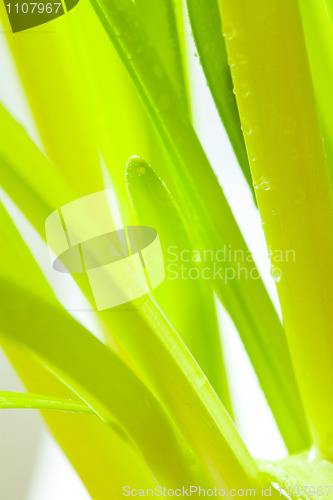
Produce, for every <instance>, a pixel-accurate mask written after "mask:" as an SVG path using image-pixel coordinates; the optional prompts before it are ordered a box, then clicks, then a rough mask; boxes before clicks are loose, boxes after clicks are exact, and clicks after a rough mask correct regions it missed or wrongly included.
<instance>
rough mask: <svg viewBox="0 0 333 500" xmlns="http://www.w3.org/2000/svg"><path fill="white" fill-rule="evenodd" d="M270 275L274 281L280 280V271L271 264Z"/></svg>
mask: <svg viewBox="0 0 333 500" xmlns="http://www.w3.org/2000/svg"><path fill="white" fill-rule="evenodd" d="M270 272H271V276H272V278H273V280H274V281H275V282H276V283H279V282H280V281H281V277H282V271H281V269H279V268H278V267H276V266H271V271H270Z"/></svg>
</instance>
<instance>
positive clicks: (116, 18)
mask: <svg viewBox="0 0 333 500" xmlns="http://www.w3.org/2000/svg"><path fill="white" fill-rule="evenodd" d="M92 4H93V6H94V8H95V9H96V12H97V14H98V15H99V17H100V19H101V22H102V23H103V25H104V27H105V29H106V31H107V33H108V34H109V36H110V39H111V40H112V42H113V43H114V45H115V47H116V49H117V50H118V52H119V55H120V57H121V58H122V60H123V62H124V64H125V66H126V68H127V69H128V71H129V74H130V75H131V77H132V79H133V81H134V83H135V85H136V88H137V90H138V92H139V94H140V95H141V97H142V99H143V101H144V103H145V104H146V106H147V109H148V111H149V113H150V115H151V118H152V120H153V122H154V124H155V126H156V129H157V130H158V132H159V134H160V136H161V138H162V140H163V142H164V145H165V147H166V150H167V152H168V154H169V158H170V161H169V164H168V165H169V169H168V170H169V172H163V173H162V177H163V178H164V179H165V181H166V182H167V183H168V185H169V186H170V189H171V190H172V192H173V193H174V195H175V197H176V201H177V203H178V205H179V207H180V209H181V211H182V213H183V215H184V218H185V220H186V222H187V224H188V226H189V227H191V228H192V236H193V239H194V240H195V242H196V245H197V246H198V248H201V249H203V248H208V249H210V250H212V251H213V252H217V251H218V250H220V251H221V249H223V248H224V245H227V246H228V244H229V245H230V248H231V249H232V250H233V251H234V252H235V251H237V253H233V252H232V254H233V255H237V257H236V258H235V259H236V260H237V259H238V260H237V262H235V261H232V262H229V261H228V260H227V261H226V263H225V265H226V267H230V268H236V270H237V265H238V264H239V265H241V266H244V267H246V269H247V276H249V274H250V273H251V271H252V270H253V269H254V271H256V269H255V266H254V265H253V262H252V263H249V262H248V261H247V259H245V261H244V260H241V261H239V253H241V254H242V255H243V256H247V255H248V254H249V251H248V249H247V247H246V244H245V242H244V239H243V237H242V235H241V233H240V231H239V228H238V226H237V223H236V221H235V219H234V217H233V215H232V213H231V210H230V208H229V205H228V203H227V201H226V199H225V197H224V195H223V192H222V190H221V188H220V186H219V184H218V182H217V179H216V176H215V175H214V173H213V171H212V169H211V167H210V165H209V162H208V160H207V158H206V156H205V154H204V151H203V149H202V147H201V145H200V143H199V141H198V138H197V137H196V135H195V133H194V130H193V128H192V126H191V123H190V122H189V119H188V116H187V114H186V113H184V110H183V107H182V106H181V104H180V103H179V100H178V98H177V95H176V94H175V91H174V89H173V87H172V85H171V84H170V81H169V79H168V75H167V74H166V72H165V70H164V67H163V65H162V64H161V62H160V60H159V57H158V54H157V53H156V51H155V50H154V48H153V47H152V46H151V44H150V41H149V38H148V37H147V35H146V33H145V30H144V27H143V26H142V25H141V24H140V19H139V18H138V16H137V12H136V10H135V5H134V4H133V3H132V2H131V1H130V0H125V1H123V2H122V5H121V9H119V8H118V7H119V5H117V2H115V1H114V0H111V1H108V2H106V1H104V0H92ZM132 33H136V35H137V37H136V38H135V41H133V37H132V36H131V34H132ZM156 65H157V66H158V68H159V71H158V72H156V71H155V72H152V71H151V68H152V67H154V66H156ZM157 173H159V172H158V169H157ZM170 174H172V175H170ZM203 177H204V179H205V182H202V179H203ZM171 179H172V180H171ZM169 180H170V182H169ZM193 221H194V222H193ZM235 272H236V271H235ZM214 285H215V287H216V293H217V294H218V295H219V298H220V299H221V300H222V302H223V304H224V305H225V307H226V309H227V310H228V312H229V314H230V316H231V317H232V319H233V321H234V323H235V325H236V327H237V329H238V331H239V333H240V336H241V338H242V340H243V342H244V345H245V348H246V349H247V351H248V354H249V356H250V359H251V361H252V363H253V366H254V368H255V370H256V372H257V375H258V378H259V382H260V384H261V386H262V388H263V390H264V392H265V395H266V398H267V400H268V403H269V404H270V406H271V409H272V411H273V414H274V417H275V419H276V421H277V424H278V426H279V428H280V430H281V433H282V436H283V438H284V440H285V442H286V444H287V446H288V448H289V449H290V450H291V451H299V450H300V449H303V448H304V447H305V446H307V445H308V444H309V436H308V432H307V424H306V420H305V416H304V412H303V409H302V405H301V402H300V398H299V394H298V390H297V385H296V382H295V377H294V373H293V368H292V365H291V362H290V356H289V352H288V348H287V344H286V339H285V335H284V332H283V328H282V326H281V323H280V321H279V319H278V316H277V314H276V312H275V310H274V307H273V305H272V303H271V301H270V298H269V296H268V294H267V291H266V289H265V287H264V285H263V283H262V281H261V280H260V279H244V275H243V273H241V275H240V279H233V280H231V281H230V282H229V283H224V282H223V280H218V279H216V280H214ZM268 332H269V334H268ZM281 359H283V364H282V363H281Z"/></svg>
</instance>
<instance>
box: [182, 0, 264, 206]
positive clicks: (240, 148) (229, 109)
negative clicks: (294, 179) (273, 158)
mask: <svg viewBox="0 0 333 500" xmlns="http://www.w3.org/2000/svg"><path fill="white" fill-rule="evenodd" d="M187 9H188V14H189V18H190V22H191V27H192V33H193V37H194V41H195V44H196V48H197V51H198V55H199V58H200V63H201V65H202V68H203V70H204V73H205V76H206V79H207V83H208V86H209V89H210V91H211V94H212V96H213V99H214V102H215V105H216V108H217V111H218V113H219V115H220V118H221V121H222V123H223V125H224V127H225V130H226V132H227V134H228V137H229V139H230V142H231V145H232V147H233V149H234V152H235V155H236V157H237V160H238V163H239V165H240V167H241V169H242V172H243V174H244V177H245V179H246V180H247V183H248V185H249V187H250V189H251V191H252V194H253V198H254V200H255V196H254V189H253V185H252V176H251V171H250V167H249V162H248V158H247V153H246V149H245V143H244V138H243V134H242V130H241V124H240V119H239V114H238V109H237V104H236V99H235V95H234V93H233V84H232V79H231V74H230V69H229V66H228V56H227V51H226V48H225V43H224V39H223V35H222V26H221V19H220V12H219V8H218V3H217V0H210V1H209V6H208V5H207V1H206V0H187ZM231 64H233V62H232V61H231Z"/></svg>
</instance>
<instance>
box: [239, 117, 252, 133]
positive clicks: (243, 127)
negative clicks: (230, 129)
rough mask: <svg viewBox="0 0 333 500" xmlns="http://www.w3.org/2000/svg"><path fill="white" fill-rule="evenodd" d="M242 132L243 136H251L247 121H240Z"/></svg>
mask: <svg viewBox="0 0 333 500" xmlns="http://www.w3.org/2000/svg"><path fill="white" fill-rule="evenodd" d="M242 131H243V134H245V135H251V134H252V132H253V131H252V128H251V125H250V124H249V123H248V121H247V120H243V121H242Z"/></svg>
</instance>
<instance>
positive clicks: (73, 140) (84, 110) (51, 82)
mask: <svg viewBox="0 0 333 500" xmlns="http://www.w3.org/2000/svg"><path fill="white" fill-rule="evenodd" d="M80 9H81V6H80V5H78V6H77V7H76V8H75V15H74V16H72V14H70V15H65V16H62V17H61V18H60V19H56V20H54V21H52V31H48V32H47V35H46V36H45V35H44V32H45V26H43V25H42V26H37V27H35V28H31V29H29V32H28V34H27V33H26V32H22V33H15V34H13V33H12V32H11V30H10V28H9V26H8V18H7V13H6V10H5V8H4V6H2V7H1V9H0V14H1V22H2V24H3V26H4V30H5V32H6V38H7V40H8V44H9V47H10V50H11V52H12V54H13V57H14V59H15V64H16V68H17V70H18V73H19V76H20V79H21V82H22V83H23V87H24V90H25V92H26V95H27V97H28V101H29V105H30V108H31V110H32V112H33V116H34V119H35V121H36V124H37V127H38V131H39V134H40V136H41V139H42V141H43V145H44V147H45V150H46V153H47V155H48V157H49V158H50V160H51V161H52V162H53V163H54V164H55V165H56V166H57V167H58V168H60V170H61V171H62V173H63V175H64V176H65V177H66V179H67V180H68V181H69V183H70V185H72V186H73V187H75V189H76V190H77V191H78V193H79V194H80V195H81V196H83V195H85V194H89V193H90V192H91V191H97V190H98V189H102V173H101V168H100V161H99V155H98V145H97V142H96V137H95V134H94V129H93V128H92V127H91V126H90V121H91V117H93V116H94V112H93V106H92V103H93V100H92V99H87V98H86V92H85V85H84V84H83V82H84V77H85V75H84V74H83V73H82V68H81V63H80V58H79V57H78V54H77V52H76V49H75V43H74V40H73V33H72V24H73V23H74V22H75V21H73V19H72V18H73V17H76V15H79V12H80ZM41 40H43V42H42V43H41Z"/></svg>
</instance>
